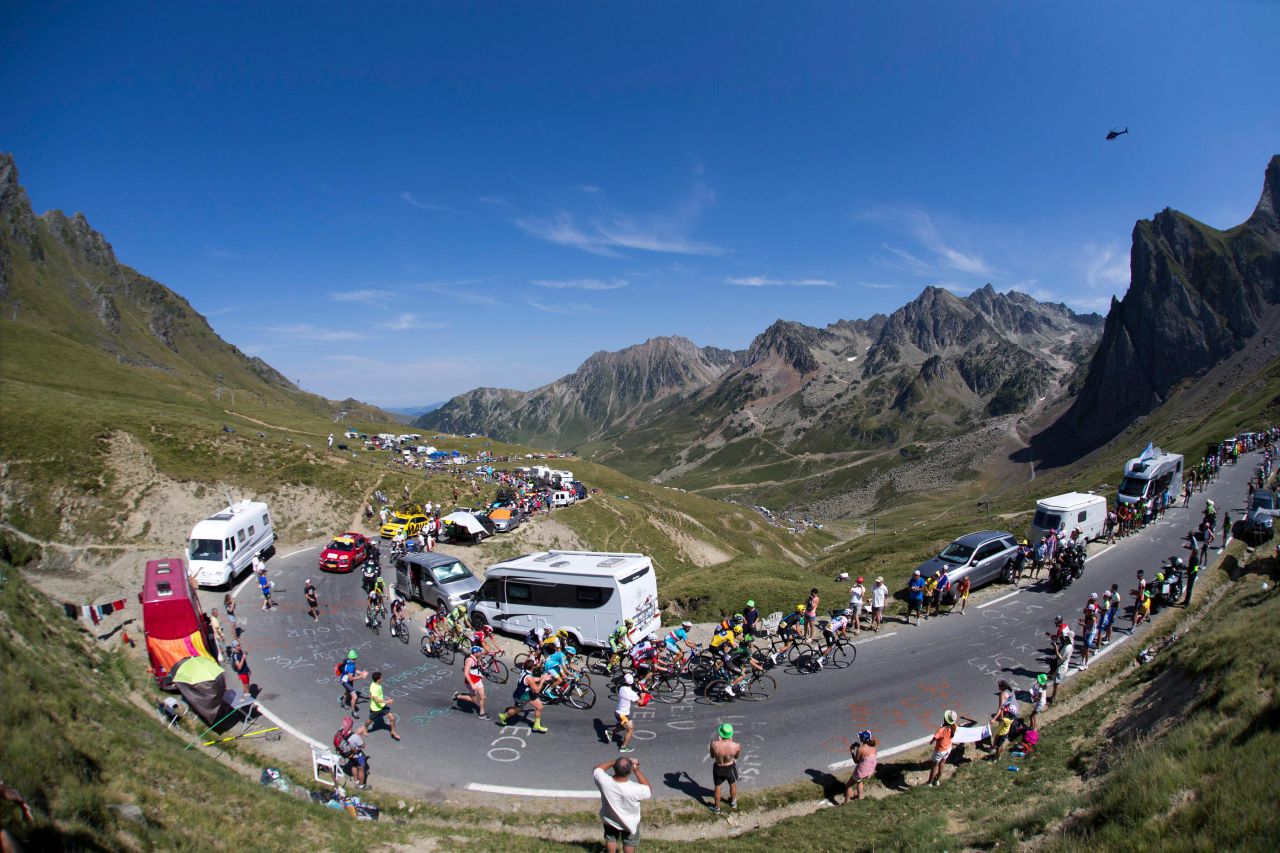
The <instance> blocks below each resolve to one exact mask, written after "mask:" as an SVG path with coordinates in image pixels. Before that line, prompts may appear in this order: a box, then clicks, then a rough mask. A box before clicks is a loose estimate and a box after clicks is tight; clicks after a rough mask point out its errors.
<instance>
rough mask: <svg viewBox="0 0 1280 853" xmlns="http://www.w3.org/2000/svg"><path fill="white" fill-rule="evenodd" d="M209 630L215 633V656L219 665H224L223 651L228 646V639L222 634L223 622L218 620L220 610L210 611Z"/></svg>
mask: <svg viewBox="0 0 1280 853" xmlns="http://www.w3.org/2000/svg"><path fill="white" fill-rule="evenodd" d="M209 630H210V631H212V632H213V645H214V654H215V655H216V656H217V658H218V663H222V650H223V648H224V647H225V646H226V645H227V638H226V636H224V635H223V633H222V621H221V620H220V619H218V608H216V607H215V608H213V609H212V610H210V611H209Z"/></svg>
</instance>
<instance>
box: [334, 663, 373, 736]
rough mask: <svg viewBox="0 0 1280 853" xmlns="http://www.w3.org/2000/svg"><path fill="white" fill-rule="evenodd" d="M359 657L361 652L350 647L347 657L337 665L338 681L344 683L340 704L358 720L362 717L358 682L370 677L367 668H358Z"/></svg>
mask: <svg viewBox="0 0 1280 853" xmlns="http://www.w3.org/2000/svg"><path fill="white" fill-rule="evenodd" d="M358 657H360V654H359V653H358V652H357V651H356V650H355V649H350V650H348V651H347V659H346V660H344V661H343V662H342V663H340V664H338V666H337V667H336V672H337V675H338V683H339V684H341V685H342V698H340V699H339V700H338V704H339V705H340V706H341V707H343V708H346V709H347V712H348V713H349V714H351V716H353V717H355V718H356V719H357V720H358V719H360V704H359V703H360V691H359V690H357V689H356V682H357V681H359V680H360V679H362V678H368V677H369V673H368V672H366V671H365V670H363V669H356V658H358Z"/></svg>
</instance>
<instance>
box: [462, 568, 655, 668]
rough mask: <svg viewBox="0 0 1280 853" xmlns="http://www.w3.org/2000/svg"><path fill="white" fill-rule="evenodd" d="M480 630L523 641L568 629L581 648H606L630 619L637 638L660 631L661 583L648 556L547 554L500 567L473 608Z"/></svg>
mask: <svg viewBox="0 0 1280 853" xmlns="http://www.w3.org/2000/svg"><path fill="white" fill-rule="evenodd" d="M471 614H472V616H471V618H472V622H473V623H475V624H476V625H492V626H493V627H494V628H496V629H499V630H502V631H507V632H510V633H513V634H520V635H523V634H525V633H527V632H528V631H529V630H530V629H532V628H541V627H552V628H568V629H569V631H570V632H571V633H572V634H573V638H572V640H571V642H573V643H574V644H576V645H578V646H594V647H597V648H604V647H605V646H606V645H607V644H608V639H609V634H610V632H612V631H613V629H614V628H615V627H617V625H618V623H620V622H622V620H623V619H627V618H630V619H633V620H635V628H634V630H633V632H632V636H634V637H643V636H645V635H646V634H648V633H650V632H653V631H657V630H658V628H659V627H660V625H661V622H660V620H659V618H658V582H657V578H656V576H655V574H654V571H653V562H652V561H651V560H650V559H649V558H648V557H646V556H644V555H643V554H608V553H597V552H590V551H545V552H541V553H536V554H526V555H525V556H523V557H517V558H516V559H514V560H506V561H504V562H501V563H495V564H494V565H492V566H490V567H489V569H488V571H486V572H485V581H484V585H483V586H481V587H480V591H479V592H478V593H476V596H475V598H474V599H472V601H471Z"/></svg>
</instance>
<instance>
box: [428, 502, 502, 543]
mask: <svg viewBox="0 0 1280 853" xmlns="http://www.w3.org/2000/svg"><path fill="white" fill-rule="evenodd" d="M440 520H441V521H442V522H444V533H445V537H446V538H447V539H448V540H449V541H450V542H473V543H480V542H483V541H484V540H485V538H487V537H489V536H492V535H493V534H494V531H495V530H496V528H495V527H494V526H493V522H492V521H490V520H489V517H488V516H487V515H484V514H476V513H474V512H468V511H465V510H457V511H455V512H451V513H449V514H448V515H446V516H445V517H444V518H442V519H440Z"/></svg>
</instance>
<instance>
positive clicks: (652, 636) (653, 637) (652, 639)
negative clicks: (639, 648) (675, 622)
mask: <svg viewBox="0 0 1280 853" xmlns="http://www.w3.org/2000/svg"><path fill="white" fill-rule="evenodd" d="M645 639H646V640H648V641H649V642H651V643H656V642H658V635H657V634H650V635H649V636H647V637H645Z"/></svg>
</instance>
